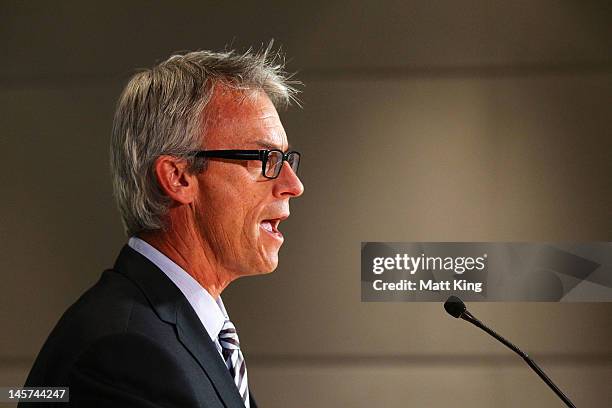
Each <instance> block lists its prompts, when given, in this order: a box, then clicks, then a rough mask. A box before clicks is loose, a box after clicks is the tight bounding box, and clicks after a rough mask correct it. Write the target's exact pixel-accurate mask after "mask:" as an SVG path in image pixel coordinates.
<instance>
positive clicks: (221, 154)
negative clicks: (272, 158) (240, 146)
mask: <svg viewBox="0 0 612 408" xmlns="http://www.w3.org/2000/svg"><path fill="white" fill-rule="evenodd" d="M264 152H265V151H264V150H202V151H199V152H197V153H196V157H211V158H219V159H245V160H259V159H262V158H263V157H264Z"/></svg>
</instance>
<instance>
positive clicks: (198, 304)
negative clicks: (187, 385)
mask: <svg viewBox="0 0 612 408" xmlns="http://www.w3.org/2000/svg"><path fill="white" fill-rule="evenodd" d="M128 245H129V246H130V248H132V249H133V250H135V251H137V252H139V253H140V254H142V255H143V256H144V257H145V258H147V259H148V260H149V261H151V262H153V263H154V264H155V266H157V267H158V268H159V269H161V271H162V272H163V273H164V274H166V276H168V278H170V280H171V281H172V282H173V283H174V284H175V285H176V286H177V287H178V288H179V290H180V291H181V292H182V293H183V295H184V296H185V298H187V301H188V302H189V304H190V305H191V307H192V308H193V310H194V311H195V312H196V314H197V315H198V318H199V319H200V321H201V322H202V325H203V326H204V328H205V329H206V332H207V333H208V335H209V336H210V338H211V339H212V341H213V342H216V341H217V339H218V337H219V332H220V331H221V329H222V328H223V324H224V323H225V321H226V320H229V317H228V315H227V311H226V310H225V305H224V304H223V300H221V296H219V297H218V298H217V300H215V299H214V298H213V297H212V296H211V295H210V293H208V291H207V290H206V289H205V288H203V287H202V286H201V285H200V284H199V283H198V282H197V281H196V280H195V279H194V278H193V277H192V276H191V275H189V274H188V273H187V272H186V271H185V270H184V269H183V268H181V267H180V266H178V265H177V264H176V263H174V262H173V261H172V260H171V259H170V258H168V257H167V256H166V255H164V254H163V253H162V252H160V251H159V250H157V249H156V248H154V247H153V246H152V245H151V244H149V243H148V242H146V241H144V240H142V239H140V238H138V237H131V238H130V239H129V240H128Z"/></svg>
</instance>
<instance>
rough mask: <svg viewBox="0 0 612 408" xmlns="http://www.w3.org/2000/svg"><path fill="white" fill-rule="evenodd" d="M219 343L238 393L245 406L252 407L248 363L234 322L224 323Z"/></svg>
mask: <svg viewBox="0 0 612 408" xmlns="http://www.w3.org/2000/svg"><path fill="white" fill-rule="evenodd" d="M219 343H220V344H221V352H222V354H223V359H224V360H225V365H226V366H227V369H228V370H229V372H230V375H231V376H232V378H233V379H234V383H235V384H236V387H237V388H238V393H239V394H240V396H241V397H242V400H243V401H244V406H245V407H246V408H250V405H249V385H248V381H247V369H246V364H245V362H244V357H243V356H242V352H241V351H240V342H239V341H238V333H236V327H234V324H233V323H232V322H230V321H229V320H226V321H225V323H223V328H222V329H221V331H220V332H219Z"/></svg>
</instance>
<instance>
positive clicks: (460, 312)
mask: <svg viewBox="0 0 612 408" xmlns="http://www.w3.org/2000/svg"><path fill="white" fill-rule="evenodd" d="M444 309H445V310H446V311H447V312H448V314H449V315H451V316H453V317H454V318H457V319H458V318H461V319H463V320H465V321H467V322H470V323H472V324H473V325H474V326H476V327H478V328H479V329H482V330H484V331H485V332H487V333H489V334H490V335H491V336H493V337H495V338H496V339H497V340H498V341H499V342H501V343H502V344H503V345H504V346H506V347H508V348H509V349H510V350H512V351H514V352H515V353H516V354H518V355H519V356H521V358H522V359H523V360H525V362H526V363H527V365H529V367H531V368H532V369H533V371H535V372H536V374H537V375H538V376H540V378H541V379H542V380H543V381H544V382H545V383H546V385H548V386H549V387H550V388H551V389H552V390H553V391H554V392H555V394H557V396H558V397H559V398H561V400H562V401H563V402H564V403H565V405H567V406H568V407H570V408H576V406H575V405H574V404H573V403H572V401H570V400H569V398H567V397H566V396H565V394H563V392H562V391H561V390H560V389H559V387H557V386H556V385H555V383H553V382H552V380H551V379H550V378H548V376H547V375H546V374H545V373H544V371H543V370H542V369H541V368H540V366H538V365H537V364H536V363H535V361H533V360H532V359H531V358H530V357H529V356H528V355H527V354H526V353H524V352H523V351H522V350H521V349H519V348H518V347H516V346H515V345H514V344H512V343H510V342H509V341H508V340H506V339H504V338H503V337H502V336H500V335H499V334H497V333H495V332H494V331H493V330H491V329H489V328H488V327H487V326H485V325H484V324H483V323H482V322H481V321H480V320H478V319H476V318H475V317H474V315H473V314H471V313H470V312H469V311H468V310H467V307H466V306H465V303H463V301H462V300H461V299H459V298H458V297H457V296H450V297H449V298H448V299H447V300H446V302H445V303H444Z"/></svg>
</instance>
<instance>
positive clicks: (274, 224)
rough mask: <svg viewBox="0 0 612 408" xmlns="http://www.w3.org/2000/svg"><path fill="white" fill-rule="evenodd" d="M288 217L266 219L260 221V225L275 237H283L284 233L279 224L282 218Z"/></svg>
mask: <svg viewBox="0 0 612 408" xmlns="http://www.w3.org/2000/svg"><path fill="white" fill-rule="evenodd" d="M286 218H287V216H282V217H279V218H269V219H265V220H262V221H261V222H260V223H259V226H260V227H261V229H263V230H264V231H266V232H267V233H269V234H270V235H272V236H274V237H275V238H277V239H283V234H282V233H281V232H280V231H279V230H278V225H279V224H280V222H281V221H282V220H284V219H286Z"/></svg>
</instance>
